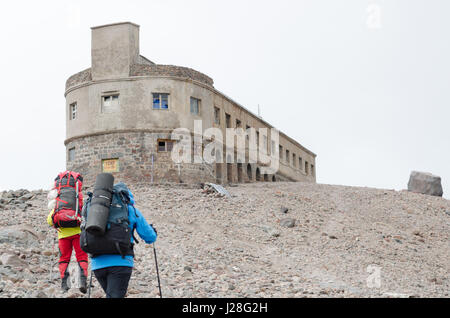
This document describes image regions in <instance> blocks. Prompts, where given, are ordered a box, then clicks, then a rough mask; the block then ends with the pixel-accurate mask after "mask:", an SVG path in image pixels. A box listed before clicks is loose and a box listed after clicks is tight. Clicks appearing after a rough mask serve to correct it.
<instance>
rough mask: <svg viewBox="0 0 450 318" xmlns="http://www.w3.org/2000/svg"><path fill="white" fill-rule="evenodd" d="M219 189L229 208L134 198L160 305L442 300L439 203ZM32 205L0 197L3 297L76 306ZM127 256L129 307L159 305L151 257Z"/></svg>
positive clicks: (364, 194) (334, 191)
mask: <svg viewBox="0 0 450 318" xmlns="http://www.w3.org/2000/svg"><path fill="white" fill-rule="evenodd" d="M226 188H227V190H228V191H229V192H230V194H231V198H224V197H218V196H216V195H214V194H206V193H204V192H203V191H202V189H200V188H199V187H194V186H185V187H183V186H180V185H176V186H170V185H159V186H152V187H146V188H145V187H142V188H132V190H133V192H134V194H135V198H136V202H137V204H136V206H137V207H138V208H139V209H140V210H141V212H142V213H143V214H144V215H145V216H146V218H147V220H149V222H150V223H153V224H154V225H155V227H156V228H157V230H158V234H159V238H158V241H157V243H156V248H157V255H158V263H159V269H160V276H161V280H162V281H161V285H162V293H163V296H164V297H449V290H450V288H449V287H450V277H449V272H450V270H449V269H450V265H449V260H450V243H449V242H450V241H449V228H450V201H448V200H445V199H443V198H440V197H432V196H426V195H422V194H415V193H410V192H407V191H393V190H383V189H372V188H360V187H347V186H338V185H324V184H311V183H257V184H244V185H238V186H230V187H226ZM29 193H30V194H32V196H31V197H30V195H28V197H30V198H29V199H27V200H22V201H24V202H19V201H20V198H21V196H18V198H15V199H14V200H13V202H9V203H8V204H6V205H5V198H4V197H5V195H8V193H3V194H0V195H2V196H3V199H2V200H3V204H2V205H1V206H0V213H1V215H2V218H1V220H0V263H1V264H0V276H1V280H0V297H85V295H82V294H80V293H79V292H78V289H77V288H76V287H77V282H76V281H75V280H74V281H73V288H71V290H70V291H69V292H68V293H66V294H62V293H61V292H60V291H59V286H60V281H59V278H58V273H57V265H56V264H55V262H56V261H57V257H58V256H57V248H56V239H55V237H56V233H55V232H54V230H53V229H51V228H49V227H48V226H47V225H46V220H45V219H46V215H47V209H46V192H45V191H34V192H29ZM19 194H21V193H19ZM24 195H25V194H24ZM9 196H11V194H9ZM9 200H11V199H9ZM15 201H17V202H15ZM24 204H25V205H26V207H25V206H24ZM135 252H136V268H135V270H134V271H133V276H132V279H131V282H130V286H129V290H128V297H158V288H157V279H156V271H155V261H154V256H153V248H152V246H151V245H146V244H145V243H143V242H141V243H140V244H138V245H137V246H136V250H135ZM73 258H74V256H73ZM72 265H73V264H71V268H72V272H73V275H72V276H76V273H77V272H76V267H75V266H72ZM93 285H94V287H93V288H92V295H91V296H92V297H103V296H104V294H103V292H102V290H101V288H100V287H99V285H98V283H97V282H96V281H95V279H94V281H93Z"/></svg>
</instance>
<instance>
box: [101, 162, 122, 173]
mask: <svg viewBox="0 0 450 318" xmlns="http://www.w3.org/2000/svg"><path fill="white" fill-rule="evenodd" d="M102 172H106V173H111V172H119V159H103V160H102Z"/></svg>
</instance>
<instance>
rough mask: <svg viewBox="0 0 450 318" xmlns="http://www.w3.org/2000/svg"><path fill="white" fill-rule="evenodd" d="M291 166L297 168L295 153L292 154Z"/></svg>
mask: <svg viewBox="0 0 450 318" xmlns="http://www.w3.org/2000/svg"><path fill="white" fill-rule="evenodd" d="M292 165H293V166H294V167H296V166H297V160H296V158H295V153H293V154H292Z"/></svg>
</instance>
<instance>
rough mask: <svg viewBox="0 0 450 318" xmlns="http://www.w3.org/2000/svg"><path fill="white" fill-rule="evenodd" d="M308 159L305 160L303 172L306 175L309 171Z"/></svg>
mask: <svg viewBox="0 0 450 318" xmlns="http://www.w3.org/2000/svg"><path fill="white" fill-rule="evenodd" d="M308 168H309V167H308V161H305V173H306V174H307V175H308V174H309V171H308Z"/></svg>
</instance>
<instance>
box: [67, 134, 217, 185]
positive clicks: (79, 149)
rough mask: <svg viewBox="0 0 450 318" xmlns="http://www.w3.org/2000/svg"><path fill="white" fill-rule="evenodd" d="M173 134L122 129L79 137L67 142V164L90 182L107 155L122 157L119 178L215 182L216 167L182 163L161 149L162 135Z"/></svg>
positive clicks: (91, 183)
mask: <svg viewBox="0 0 450 318" xmlns="http://www.w3.org/2000/svg"><path fill="white" fill-rule="evenodd" d="M169 136H170V134H169V133H151V132H118V133H110V134H102V135H93V136H87V137H82V138H79V139H75V140H72V141H70V142H69V143H68V144H67V145H66V149H67V161H66V162H67V167H66V168H67V169H68V170H74V171H77V172H80V173H81V174H82V175H83V177H84V184H85V185H86V186H92V185H93V184H94V183H95V178H96V176H97V174H99V173H101V172H102V160H104V159H119V172H114V173H112V174H113V175H114V177H115V182H120V181H122V182H125V183H128V184H139V183H151V181H152V174H153V182H154V183H166V182H175V183H199V182H215V177H214V176H215V172H214V171H213V168H212V167H209V166H207V165H203V164H194V163H190V164H186V163H182V164H180V165H179V166H178V165H177V164H175V163H174V162H173V161H172V158H171V153H170V152H158V151H157V142H158V139H170V138H169ZM72 148H75V159H74V160H73V161H69V158H68V156H69V154H68V153H69V149H72ZM152 155H153V167H152Z"/></svg>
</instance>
